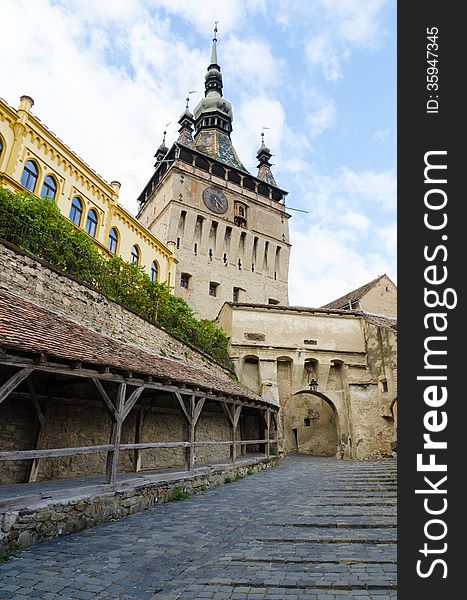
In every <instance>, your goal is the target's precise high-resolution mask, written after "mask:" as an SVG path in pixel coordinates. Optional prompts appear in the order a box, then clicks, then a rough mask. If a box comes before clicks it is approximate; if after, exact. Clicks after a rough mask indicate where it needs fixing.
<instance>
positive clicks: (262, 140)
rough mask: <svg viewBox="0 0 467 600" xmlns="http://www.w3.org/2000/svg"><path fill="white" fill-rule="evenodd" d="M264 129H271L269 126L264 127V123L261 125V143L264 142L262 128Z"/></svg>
mask: <svg viewBox="0 0 467 600" xmlns="http://www.w3.org/2000/svg"><path fill="white" fill-rule="evenodd" d="M265 129H271V128H270V127H266V126H265V125H263V127H262V128H261V143H262V144H264V130H265Z"/></svg>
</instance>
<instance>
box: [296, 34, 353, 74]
mask: <svg viewBox="0 0 467 600" xmlns="http://www.w3.org/2000/svg"><path fill="white" fill-rule="evenodd" d="M305 52H306V56H307V58H308V62H309V63H310V65H311V66H312V67H320V68H321V69H322V71H323V75H324V77H325V78H326V79H327V80H329V81H337V80H338V79H340V78H341V77H342V66H341V63H342V59H343V58H344V56H343V55H342V53H341V52H339V50H338V49H337V48H336V47H335V46H334V42H333V41H332V39H331V37H330V36H329V35H327V34H326V33H320V34H318V35H315V36H314V37H312V38H311V39H310V41H309V42H308V43H307V44H306V45H305Z"/></svg>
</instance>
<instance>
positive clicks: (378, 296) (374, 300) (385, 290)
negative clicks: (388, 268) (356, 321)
mask: <svg viewBox="0 0 467 600" xmlns="http://www.w3.org/2000/svg"><path fill="white" fill-rule="evenodd" d="M360 303H361V308H362V310H364V311H365V312H370V313H376V314H379V315H387V316H390V317H396V316H397V288H396V286H395V285H394V283H393V282H392V281H391V280H390V279H389V277H387V276H384V277H382V278H381V279H380V280H379V281H377V282H376V283H375V285H374V286H372V288H371V289H370V290H369V291H368V292H367V293H366V294H365V295H364V296H363V297H362V299H361V301H360Z"/></svg>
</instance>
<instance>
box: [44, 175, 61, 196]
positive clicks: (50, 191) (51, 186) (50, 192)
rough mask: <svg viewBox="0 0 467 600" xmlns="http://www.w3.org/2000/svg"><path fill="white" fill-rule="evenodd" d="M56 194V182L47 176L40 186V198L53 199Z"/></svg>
mask: <svg viewBox="0 0 467 600" xmlns="http://www.w3.org/2000/svg"><path fill="white" fill-rule="evenodd" d="M56 194H57V182H56V181H55V178H54V177H52V176H51V175H47V177H46V178H45V179H44V183H43V184H42V191H41V198H50V199H52V200H53V199H54V198H55V196H56Z"/></svg>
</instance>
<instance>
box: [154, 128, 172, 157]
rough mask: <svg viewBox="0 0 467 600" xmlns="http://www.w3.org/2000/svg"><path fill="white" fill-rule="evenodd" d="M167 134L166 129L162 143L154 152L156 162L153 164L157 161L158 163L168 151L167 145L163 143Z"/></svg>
mask: <svg viewBox="0 0 467 600" xmlns="http://www.w3.org/2000/svg"><path fill="white" fill-rule="evenodd" d="M166 134H167V131H164V135H163V137H162V143H161V145H160V146H159V148H158V149H157V150H156V153H155V154H154V158H155V159H156V164H155V165H154V166H156V165H157V163H159V162H160V161H161V160H162V159H163V158H164V157H165V155H166V154H167V152H168V151H169V149H168V148H167V146H166V145H165V136H166Z"/></svg>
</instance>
